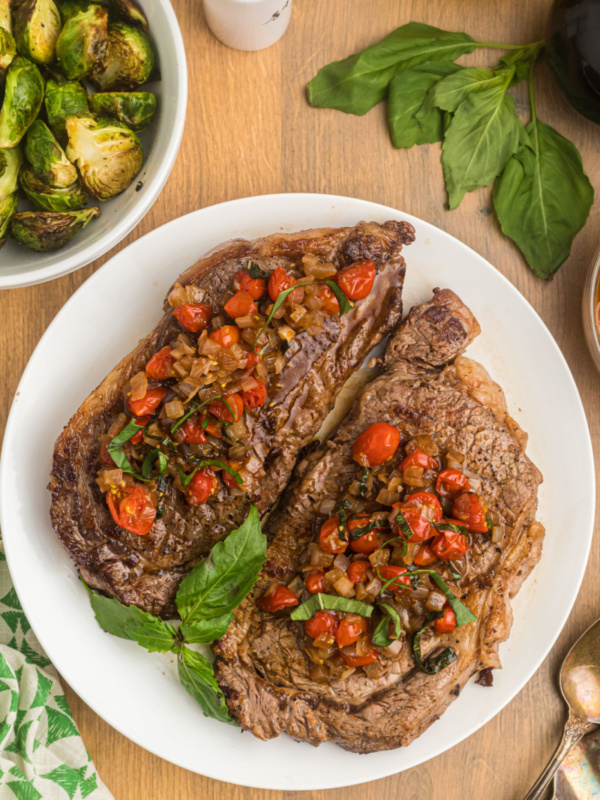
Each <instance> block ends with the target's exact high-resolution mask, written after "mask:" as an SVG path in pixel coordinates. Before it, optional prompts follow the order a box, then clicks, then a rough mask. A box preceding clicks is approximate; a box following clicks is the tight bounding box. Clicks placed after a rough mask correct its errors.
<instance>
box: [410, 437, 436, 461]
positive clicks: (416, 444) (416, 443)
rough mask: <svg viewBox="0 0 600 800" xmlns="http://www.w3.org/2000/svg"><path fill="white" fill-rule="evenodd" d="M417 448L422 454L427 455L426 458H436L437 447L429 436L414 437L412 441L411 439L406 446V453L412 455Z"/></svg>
mask: <svg viewBox="0 0 600 800" xmlns="http://www.w3.org/2000/svg"><path fill="white" fill-rule="evenodd" d="M417 448H419V450H422V451H423V452H424V453H427V455H428V456H436V455H437V452H438V449H437V445H436V443H435V442H434V441H433V439H432V438H431V436H427V435H425V434H420V435H419V436H415V438H414V439H411V440H410V442H408V444H407V445H406V452H407V453H412V452H414V451H415V450H416V449H417Z"/></svg>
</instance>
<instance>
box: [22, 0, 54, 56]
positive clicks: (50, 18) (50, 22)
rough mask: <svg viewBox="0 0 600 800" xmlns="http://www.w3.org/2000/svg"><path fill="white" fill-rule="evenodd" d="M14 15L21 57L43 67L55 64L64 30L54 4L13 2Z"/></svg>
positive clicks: (42, 0) (38, 0) (33, 0)
mask: <svg viewBox="0 0 600 800" xmlns="http://www.w3.org/2000/svg"><path fill="white" fill-rule="evenodd" d="M12 12H13V22H14V26H15V41H16V43H17V50H18V51H19V53H20V54H21V55H22V56H26V57H27V58H30V59H31V60H32V61H37V62H38V63H39V64H50V62H52V61H54V48H55V46H56V40H57V39H58V34H59V33H60V27H61V21H60V14H59V13H58V8H57V7H56V5H55V3H54V0H13V2H12Z"/></svg>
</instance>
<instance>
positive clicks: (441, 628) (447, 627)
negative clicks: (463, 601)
mask: <svg viewBox="0 0 600 800" xmlns="http://www.w3.org/2000/svg"><path fill="white" fill-rule="evenodd" d="M443 614H444V616H443V617H440V618H439V619H436V621H435V622H434V623H433V629H434V630H435V632H436V633H452V632H453V631H454V629H455V628H456V614H455V613H454V611H453V610H452V607H451V606H449V605H448V603H446V605H445V606H444V609H443Z"/></svg>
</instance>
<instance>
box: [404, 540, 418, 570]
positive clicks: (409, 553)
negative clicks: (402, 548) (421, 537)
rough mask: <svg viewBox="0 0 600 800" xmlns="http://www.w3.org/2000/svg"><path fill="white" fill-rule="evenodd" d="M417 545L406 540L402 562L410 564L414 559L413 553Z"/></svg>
mask: <svg viewBox="0 0 600 800" xmlns="http://www.w3.org/2000/svg"><path fill="white" fill-rule="evenodd" d="M418 547H419V545H418V544H417V543H416V542H407V544H406V553H405V554H404V563H405V564H407V565H408V566H410V565H411V564H412V563H413V561H414V560H415V553H416V552H417V548H418Z"/></svg>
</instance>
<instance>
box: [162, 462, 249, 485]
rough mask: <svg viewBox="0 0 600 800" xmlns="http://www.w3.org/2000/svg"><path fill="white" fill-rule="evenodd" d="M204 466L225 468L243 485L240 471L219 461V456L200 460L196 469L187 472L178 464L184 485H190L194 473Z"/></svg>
mask: <svg viewBox="0 0 600 800" xmlns="http://www.w3.org/2000/svg"><path fill="white" fill-rule="evenodd" d="M202 467H217V469H223V470H225V472H228V473H229V474H230V475H231V477H232V478H235V482H236V483H237V484H238V485H240V486H241V485H242V483H243V482H244V479H243V478H242V476H241V475H240V473H239V472H236V470H234V469H233V467H230V466H229V464H225V463H224V462H223V461H219V459H217V458H205V459H202V461H199V462H198V463H197V464H196V466H195V467H194V469H193V470H192V471H191V472H188V473H187V474H186V473H185V472H184V471H183V470H182V469H181V467H180V466H179V464H178V465H177V470H178V472H179V478H180V479H181V483H182V484H183V486H188V485H189V483H190V481H191V480H192V478H193V477H194V475H195V474H196V473H197V472H198V470H199V469H201V468H202Z"/></svg>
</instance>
